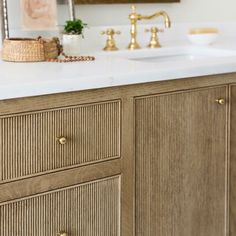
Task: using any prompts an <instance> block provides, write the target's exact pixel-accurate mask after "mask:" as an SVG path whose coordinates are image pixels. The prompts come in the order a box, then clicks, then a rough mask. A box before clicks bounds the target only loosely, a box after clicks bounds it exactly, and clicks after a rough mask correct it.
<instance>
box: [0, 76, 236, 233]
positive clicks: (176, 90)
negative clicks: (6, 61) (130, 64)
mask: <svg viewBox="0 0 236 236" xmlns="http://www.w3.org/2000/svg"><path fill="white" fill-rule="evenodd" d="M235 82H236V76H235V75H234V74H231V75H224V76H210V77H204V78H195V79H194V78H192V79H182V80H176V81H164V82H155V83H148V84H139V85H131V86H121V87H116V88H107V89H98V90H91V91H81V92H70V93H62V94H55V95H47V96H39V97H30V98H19V99H10V100H5V101H0V236H16V235H17V236H53V235H55V236H57V235H60V233H61V235H63V236H64V235H68V236H234V235H235V233H236V226H235V225H236V221H235V219H236V208H235V206H236V192H235V190H234V188H235V183H234V181H235V180H236V177H235V176H236V175H235V173H236V161H235V160H236V159H235V157H234V156H235V150H234V149H235V147H236V143H235V142H236V141H235V140H236V128H235V127H236V126H235V125H234V123H235V120H236V86H233V85H232V86H231V85H230V84H233V83H235ZM235 124H236V123H235ZM230 147H231V148H230ZM230 154H231V155H230ZM234 159H235V160H234ZM229 170H230V171H229ZM63 232H66V233H67V234H63ZM229 232H230V234H229Z"/></svg>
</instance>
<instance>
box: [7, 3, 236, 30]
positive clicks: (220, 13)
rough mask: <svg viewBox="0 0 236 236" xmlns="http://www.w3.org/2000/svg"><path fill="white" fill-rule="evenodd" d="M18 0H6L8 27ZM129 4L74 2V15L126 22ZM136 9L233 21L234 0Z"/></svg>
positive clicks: (63, 9) (180, 18)
mask: <svg viewBox="0 0 236 236" xmlns="http://www.w3.org/2000/svg"><path fill="white" fill-rule="evenodd" d="M19 2H20V0H8V5H9V11H10V24H11V28H19V27H20V19H19ZM130 6H131V5H130V4H122V5H83V6H77V7H76V10H77V17H79V18H82V19H83V20H84V21H85V22H87V23H88V24H89V25H90V26H99V25H122V24H128V23H129V22H128V18H127V17H128V14H129V12H130ZM137 10H138V12H140V13H146V14H150V13H153V12H154V11H158V10H166V11H167V12H168V13H169V15H170V16H171V19H172V21H173V22H175V23H177V22H204V21H207V22H214V21H218V22H222V21H224V22H227V21H236V0H181V3H170V4H137ZM58 15H59V24H63V23H64V21H65V20H66V18H67V17H68V9H67V6H60V7H59V14H58Z"/></svg>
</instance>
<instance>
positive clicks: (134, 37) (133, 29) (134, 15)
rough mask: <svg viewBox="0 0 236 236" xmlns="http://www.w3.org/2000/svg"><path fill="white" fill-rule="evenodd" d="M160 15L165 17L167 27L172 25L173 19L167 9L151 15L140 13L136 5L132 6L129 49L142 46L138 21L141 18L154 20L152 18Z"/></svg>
mask: <svg viewBox="0 0 236 236" xmlns="http://www.w3.org/2000/svg"><path fill="white" fill-rule="evenodd" d="M160 16H162V17H163V18H164V21H165V27H166V28H170V27H171V20H170V17H169V16H168V14H167V13H166V12H165V11H160V12H156V13H154V14H152V15H149V16H143V15H141V14H138V13H137V12H136V7H135V6H132V12H131V13H130V14H129V19H130V22H131V30H130V35H131V40H130V44H129V46H128V48H129V49H131V50H134V49H139V48H140V45H139V43H138V42H137V22H138V21H140V20H152V19H155V18H157V17H160Z"/></svg>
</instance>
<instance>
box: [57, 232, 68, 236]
mask: <svg viewBox="0 0 236 236" xmlns="http://www.w3.org/2000/svg"><path fill="white" fill-rule="evenodd" d="M57 236H68V233H66V232H65V231H61V232H59V233H58V234H57Z"/></svg>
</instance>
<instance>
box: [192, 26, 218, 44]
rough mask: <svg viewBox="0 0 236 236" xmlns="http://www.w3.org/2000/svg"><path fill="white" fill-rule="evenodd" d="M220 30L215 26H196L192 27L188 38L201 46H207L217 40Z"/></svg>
mask: <svg viewBox="0 0 236 236" xmlns="http://www.w3.org/2000/svg"><path fill="white" fill-rule="evenodd" d="M218 36H219V31H218V30H217V29H215V28H196V29H191V30H190V31H189V34H188V39H189V41H190V42H191V43H193V44H195V45H199V46H207V45H210V44H213V43H214V42H216V40H217V38H218Z"/></svg>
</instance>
